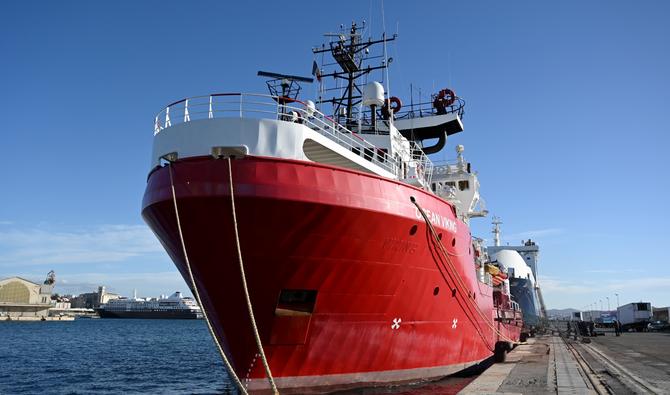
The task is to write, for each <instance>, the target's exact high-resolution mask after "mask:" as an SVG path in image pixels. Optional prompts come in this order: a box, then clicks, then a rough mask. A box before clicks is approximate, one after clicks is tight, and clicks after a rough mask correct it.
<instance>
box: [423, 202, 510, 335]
mask: <svg viewBox="0 0 670 395" xmlns="http://www.w3.org/2000/svg"><path fill="white" fill-rule="evenodd" d="M410 200H411V201H412V203H414V205H415V206H416V208H417V209H418V210H419V212H420V213H421V216H422V217H423V219H424V221H425V222H426V225H428V229H429V230H430V232H431V234H432V236H433V239H434V240H435V242H436V244H437V245H438V246H439V247H440V251H441V252H442V254H443V255H444V257H445V258H446V260H447V263H448V264H449V267H450V268H451V271H452V272H453V273H454V275H455V278H456V280H457V281H456V283H457V284H456V285H457V286H458V285H460V290H461V293H464V292H463V288H464V289H465V290H467V285H466V284H465V283H464V281H463V279H462V278H461V275H460V274H459V273H458V271H457V270H456V267H455V266H454V264H453V263H452V262H451V258H450V257H449V254H448V253H447V251H445V248H444V245H443V244H442V240H440V238H439V236H438V235H437V232H436V231H435V228H434V227H433V224H432V223H431V222H430V220H429V218H428V215H426V213H425V212H424V211H423V208H421V206H420V205H419V203H418V202H417V201H416V199H415V198H414V197H413V196H412V197H410ZM467 295H468V296H467V297H465V299H466V300H467V302H468V303H469V304H470V305H471V306H472V307H474V310H475V311H476V312H477V313H478V314H479V316H480V317H481V318H482V321H483V322H484V323H485V324H486V325H487V326H488V327H489V328H491V329H492V330H493V331H494V332H495V333H496V334H498V335H499V336H500V337H501V338H502V339H503V340H507V341H509V342H511V343H514V344H516V343H518V342H517V341H515V340H512V339H510V338H509V337H507V336H505V335H504V334H503V333H501V332H500V331H499V330H498V329H497V328H496V327H495V326H494V325H492V324H490V323H489V322H488V320H490V319H491V317H488V318H487V317H486V316H485V315H484V312H482V311H481V309H480V308H479V305H477V304H476V303H475V302H474V300H472V299H470V296H469V293H467ZM466 313H467V312H466Z"/></svg>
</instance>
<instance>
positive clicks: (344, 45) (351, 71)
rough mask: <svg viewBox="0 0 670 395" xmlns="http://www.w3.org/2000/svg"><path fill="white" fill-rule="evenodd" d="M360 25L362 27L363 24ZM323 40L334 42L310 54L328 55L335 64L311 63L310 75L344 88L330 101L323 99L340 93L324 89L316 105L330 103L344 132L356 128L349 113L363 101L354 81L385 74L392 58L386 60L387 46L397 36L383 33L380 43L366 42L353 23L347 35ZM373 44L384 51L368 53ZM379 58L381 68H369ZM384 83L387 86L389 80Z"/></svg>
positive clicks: (370, 40)
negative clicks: (328, 69)
mask: <svg viewBox="0 0 670 395" xmlns="http://www.w3.org/2000/svg"><path fill="white" fill-rule="evenodd" d="M362 25H363V26H365V22H363V24H362ZM324 36H326V37H332V38H335V40H332V41H330V42H329V43H328V45H326V44H322V45H321V47H317V48H313V49H312V52H313V53H314V54H315V55H318V54H324V53H330V54H331V56H332V58H333V59H334V60H335V62H334V63H328V64H326V63H324V62H322V64H321V67H319V65H317V63H316V61H314V64H313V67H312V74H313V75H314V76H315V77H316V78H317V79H318V80H319V82H321V81H322V79H323V78H333V80H335V82H336V83H337V82H338V81H344V83H345V88H344V92H342V93H341V95H340V96H339V97H336V96H333V97H332V98H324V97H323V95H325V94H326V93H327V92H329V91H334V90H339V88H337V87H336V88H326V89H324V90H322V93H321V94H322V96H320V97H319V100H318V103H319V104H320V105H322V104H323V103H330V104H331V105H332V106H333V114H334V115H335V116H336V117H337V118H342V117H344V118H345V120H346V122H344V124H345V126H346V127H347V128H355V126H356V123H357V120H355V119H354V118H353V117H352V111H353V109H354V108H355V107H356V106H357V105H358V104H360V103H361V101H362V98H363V92H362V91H361V87H360V86H359V84H358V83H357V81H358V80H359V79H360V78H361V77H364V76H367V75H368V74H370V73H371V72H373V71H375V70H385V69H387V68H388V65H389V64H390V63H391V62H392V61H393V58H387V56H386V44H387V42H389V41H394V40H395V39H396V38H397V34H394V35H393V36H392V37H387V36H386V34H385V33H384V34H383V35H382V38H380V39H375V40H373V39H372V38H368V39H367V40H363V38H362V36H361V34H360V33H359V32H358V26H357V25H356V22H352V24H351V28H350V30H349V32H348V33H345V32H340V33H326V34H325V35H324ZM376 44H383V45H384V51H383V53H382V54H381V55H375V54H371V53H370V48H371V47H373V46H374V45H376ZM379 58H381V59H382V61H381V64H378V65H371V64H370V61H372V60H374V59H379ZM366 63H367V64H366ZM334 65H337V66H339V70H334V71H332V72H324V70H323V69H324V67H325V66H334ZM386 80H387V83H388V77H387V78H386ZM387 87H388V85H387ZM338 121H339V119H338Z"/></svg>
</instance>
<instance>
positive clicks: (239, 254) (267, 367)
mask: <svg viewBox="0 0 670 395" xmlns="http://www.w3.org/2000/svg"><path fill="white" fill-rule="evenodd" d="M226 159H227V160H228V180H229V181H230V205H231V208H232V212H233V225H234V228H235V243H236V244H237V258H238V261H239V263H240V272H241V273H242V286H243V287H244V296H245V297H246V300H247V309H248V310H249V317H250V318H251V326H252V327H253V329H254V337H255V339H256V345H257V346H258V352H259V354H260V355H261V360H262V361H263V367H264V368H265V373H266V374H267V376H268V381H269V382H270V387H272V392H273V393H274V394H279V391H278V390H277V385H276V384H275V381H274V378H272V371H271V370H270V365H269V364H268V360H267V358H266V357H265V351H263V344H262V343H261V337H260V335H259V334H258V327H257V326H256V318H255V317H254V310H253V308H252V306H251V298H250V297H249V288H248V287H247V278H246V275H245V274H244V262H243V261H242V249H241V247H240V235H239V231H238V228H237V214H236V213H235V193H234V190H233V165H232V162H231V160H230V156H229V157H228V158H226Z"/></svg>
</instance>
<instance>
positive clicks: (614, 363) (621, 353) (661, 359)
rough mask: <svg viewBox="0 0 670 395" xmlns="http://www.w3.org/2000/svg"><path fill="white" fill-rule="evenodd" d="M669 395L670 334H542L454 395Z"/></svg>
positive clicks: (517, 348) (518, 348)
mask: <svg viewBox="0 0 670 395" xmlns="http://www.w3.org/2000/svg"><path fill="white" fill-rule="evenodd" d="M550 393H551V394H670V333H624V334H622V335H621V336H619V337H616V336H614V334H613V333H606V334H604V336H597V337H593V338H585V339H583V338H580V337H578V338H577V339H575V338H574V337H565V338H562V337H560V336H558V335H542V336H538V337H536V338H531V339H529V340H528V342H526V343H523V344H520V345H518V346H517V347H516V348H515V349H514V350H512V351H511V352H510V353H509V354H508V355H507V360H506V361H505V362H503V363H497V364H494V365H493V366H491V367H490V368H489V369H487V370H486V371H485V372H483V373H482V374H481V375H480V376H479V377H477V379H475V380H474V381H472V382H471V383H470V384H469V385H468V386H467V387H465V388H464V389H463V390H461V392H459V394H465V395H468V394H550Z"/></svg>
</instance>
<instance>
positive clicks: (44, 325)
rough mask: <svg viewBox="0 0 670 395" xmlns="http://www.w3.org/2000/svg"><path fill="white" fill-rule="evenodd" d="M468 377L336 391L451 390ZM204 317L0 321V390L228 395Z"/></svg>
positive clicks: (228, 384)
mask: <svg viewBox="0 0 670 395" xmlns="http://www.w3.org/2000/svg"><path fill="white" fill-rule="evenodd" d="M473 378H474V377H460V378H458V377H455V378H449V379H446V380H442V381H440V382H437V383H430V384H424V385H422V386H401V387H386V388H375V389H371V388H368V389H359V390H352V391H346V392H341V393H339V394H345V393H346V394H403V395H405V394H434V395H437V394H440V395H444V394H455V393H457V392H458V391H459V390H460V389H461V388H463V387H464V386H465V385H466V384H467V383H469V382H470V381H471V380H472V379H473ZM235 393H237V391H235V390H234V384H233V383H232V381H231V380H230V379H229V377H228V375H227V374H226V373H225V369H224V367H223V362H222V361H221V358H220V356H219V354H218V352H217V351H216V346H215V345H214V342H213V341H212V338H211V337H210V335H209V331H208V330H207V325H206V323H205V322H204V321H203V320H140V319H78V320H75V321H55V322H54V321H45V322H0V394H235Z"/></svg>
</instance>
